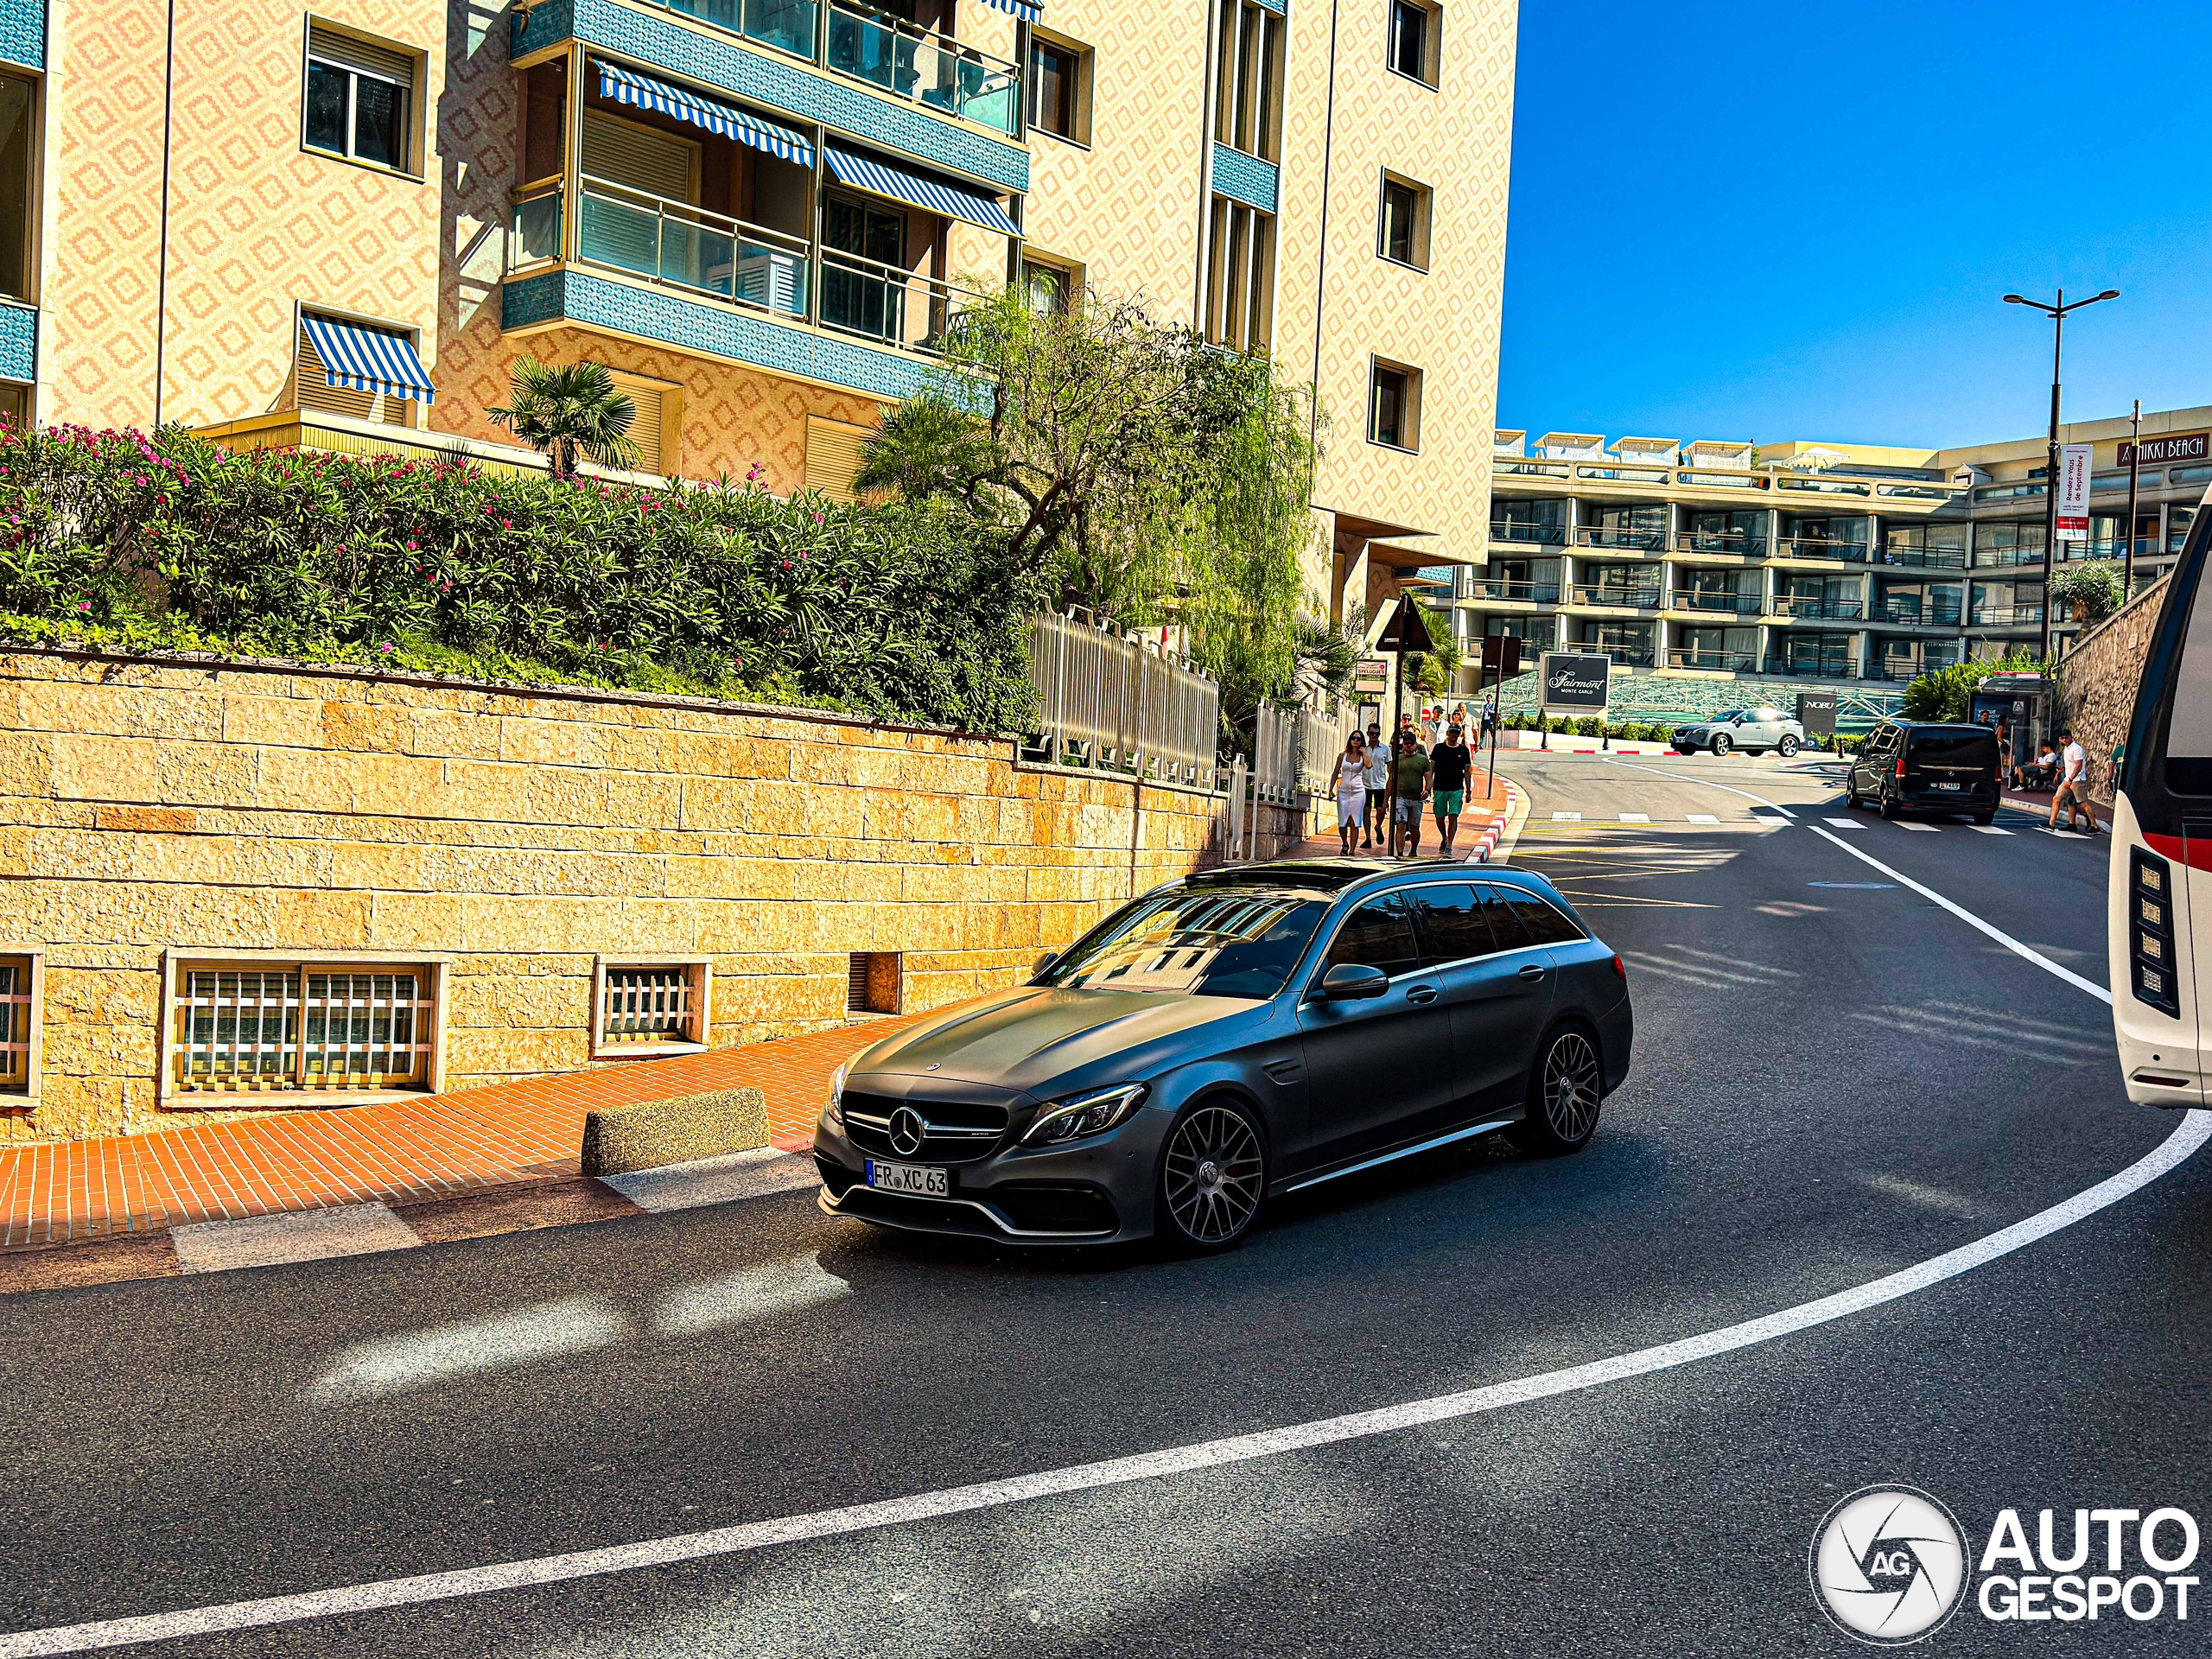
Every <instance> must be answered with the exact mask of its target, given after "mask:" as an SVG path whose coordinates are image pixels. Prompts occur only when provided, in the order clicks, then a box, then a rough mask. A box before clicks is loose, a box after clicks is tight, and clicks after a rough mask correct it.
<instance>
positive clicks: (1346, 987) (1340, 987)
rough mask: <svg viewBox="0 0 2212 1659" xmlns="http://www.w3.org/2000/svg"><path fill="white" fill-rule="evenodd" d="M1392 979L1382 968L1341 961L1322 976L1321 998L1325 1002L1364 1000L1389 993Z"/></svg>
mask: <svg viewBox="0 0 2212 1659" xmlns="http://www.w3.org/2000/svg"><path fill="white" fill-rule="evenodd" d="M1389 990H1390V981H1389V976H1387V975H1385V974H1384V973H1383V970H1382V969H1380V968H1370V967H1367V966H1365V965H1364V964H1363V963H1356V962H1340V963H1338V964H1337V965H1336V966H1335V967H1333V968H1332V969H1329V971H1328V972H1327V973H1325V974H1324V975H1322V976H1321V990H1320V996H1319V1000H1320V1001H1324V1002H1363V1001H1367V1000H1368V999H1369V998H1370V997H1376V996H1385V995H1389Z"/></svg>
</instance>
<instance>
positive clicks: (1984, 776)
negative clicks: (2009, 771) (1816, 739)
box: [1844, 720, 2004, 823]
mask: <svg viewBox="0 0 2212 1659" xmlns="http://www.w3.org/2000/svg"><path fill="white" fill-rule="evenodd" d="M2003 781H2004V780H2003V779H2001V778H1999V776H1998V766H1997V734H1996V733H1995V732H1993V731H1991V730H1990V729H1989V728H1988V727H1986V726H1951V725H1941V724H1937V723H1936V722H1935V721H1911V720H1885V721H1883V722H1882V723H1881V724H1880V725H1879V726H1877V727H1876V728H1874V729H1873V730H1872V731H1871V732H1869V733H1868V734H1866V743H1865V744H1864V745H1863V746H1862V747H1860V749H1859V753H1857V754H1856V755H1854V756H1853V757H1852V761H1851V772H1850V775H1849V776H1848V778H1847V779H1846V781H1845V783H1844V797H1845V798H1846V799H1847V800H1848V801H1849V802H1850V803H1851V804H1852V805H1853V806H1858V805H1860V804H1864V803H1867V802H1872V804H1874V805H1875V806H1876V807H1878V808H1879V809H1880V810H1881V814H1882V816H1883V817H1885V818H1895V817H1903V816H1904V814H1905V813H1907V812H1967V813H1971V814H1973V816H1974V822H1975V823H1989V822H1990V821H1991V820H1992V819H1993V818H1995V817H1996V816H1997V797H1998V791H1999V786H2000V785H2002V783H2003Z"/></svg>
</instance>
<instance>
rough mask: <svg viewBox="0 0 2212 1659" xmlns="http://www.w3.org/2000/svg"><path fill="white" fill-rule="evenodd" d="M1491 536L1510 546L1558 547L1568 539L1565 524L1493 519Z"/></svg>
mask: <svg viewBox="0 0 2212 1659" xmlns="http://www.w3.org/2000/svg"><path fill="white" fill-rule="evenodd" d="M1490 538H1491V540H1492V541H1493V542H1503V543H1505V544H1506V545H1508V546H1510V547H1558V546H1560V545H1562V544H1564V543H1565V542H1566V540H1567V526H1566V525H1564V524H1510V523H1509V524H1501V523H1499V522H1498V521H1497V520H1496V519H1492V520H1491V526H1490Z"/></svg>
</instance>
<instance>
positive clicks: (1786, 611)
mask: <svg viewBox="0 0 2212 1659" xmlns="http://www.w3.org/2000/svg"><path fill="white" fill-rule="evenodd" d="M1864 608H1865V601H1861V600H1856V599H1811V598H1803V597H1800V596H1799V595H1797V594H1776V595H1775V596H1774V609H1773V612H1772V613H1773V614H1774V615H1776V616H1779V617H1783V618H1786V619H1789V620H1796V621H1806V620H1818V621H1823V622H1854V621H1856V620H1858V619H1859V613H1860V611H1861V610H1863V609H1864Z"/></svg>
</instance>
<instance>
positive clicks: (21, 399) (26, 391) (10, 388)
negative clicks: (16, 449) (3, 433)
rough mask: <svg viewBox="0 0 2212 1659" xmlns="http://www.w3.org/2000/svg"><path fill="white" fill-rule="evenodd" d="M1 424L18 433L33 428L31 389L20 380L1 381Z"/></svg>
mask: <svg viewBox="0 0 2212 1659" xmlns="http://www.w3.org/2000/svg"><path fill="white" fill-rule="evenodd" d="M0 422H5V423H7V424H8V425H10V426H12V427H14V428H15V429H16V431H18V432H28V431H29V430H30V427H31V389H30V388H29V386H27V385H23V384H22V382H21V381H19V380H0Z"/></svg>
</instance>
